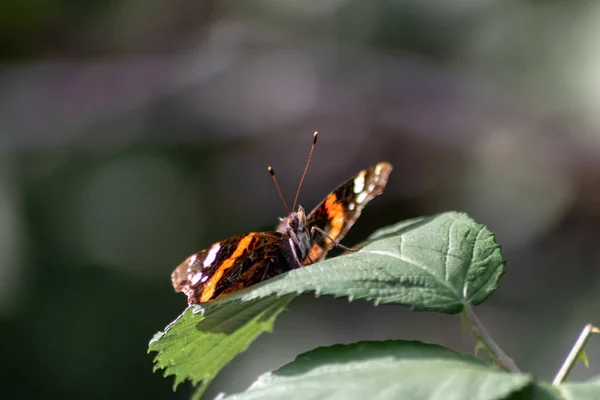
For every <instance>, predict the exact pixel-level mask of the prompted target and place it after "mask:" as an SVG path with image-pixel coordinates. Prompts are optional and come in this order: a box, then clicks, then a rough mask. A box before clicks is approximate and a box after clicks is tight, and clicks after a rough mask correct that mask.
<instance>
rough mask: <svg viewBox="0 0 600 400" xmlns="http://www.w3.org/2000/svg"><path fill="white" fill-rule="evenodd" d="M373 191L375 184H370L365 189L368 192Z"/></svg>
mask: <svg viewBox="0 0 600 400" xmlns="http://www.w3.org/2000/svg"><path fill="white" fill-rule="evenodd" d="M373 189H375V184H374V183H371V184H370V185H369V186H368V187H367V190H368V191H369V192H372V191H373Z"/></svg>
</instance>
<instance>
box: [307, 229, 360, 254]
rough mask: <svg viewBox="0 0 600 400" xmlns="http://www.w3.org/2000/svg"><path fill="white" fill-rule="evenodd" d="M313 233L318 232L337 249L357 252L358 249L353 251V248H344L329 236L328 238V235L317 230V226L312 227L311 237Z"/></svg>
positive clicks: (321, 230)
mask: <svg viewBox="0 0 600 400" xmlns="http://www.w3.org/2000/svg"><path fill="white" fill-rule="evenodd" d="M315 231H317V232H319V233H320V234H321V235H323V236H325V237H326V238H327V239H329V240H331V242H332V243H333V245H334V246H335V247H339V248H341V249H344V250H346V251H358V249H353V248H351V247H346V246H344V245H343V244H341V243H338V242H336V241H335V240H333V238H332V237H331V236H329V235H328V234H327V232H325V231H324V230H323V229H321V228H319V227H318V226H313V227H312V228H311V236H312V234H314V232H315Z"/></svg>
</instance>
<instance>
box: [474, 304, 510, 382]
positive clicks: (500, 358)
mask: <svg viewBox="0 0 600 400" xmlns="http://www.w3.org/2000/svg"><path fill="white" fill-rule="evenodd" d="M464 313H465V315H466V317H467V319H468V320H469V322H470V323H471V324H472V325H473V333H474V335H475V337H476V338H477V340H479V341H480V342H481V344H482V345H483V346H484V347H485V349H486V350H487V351H488V353H489V354H490V356H491V358H493V359H494V360H495V361H496V363H497V364H498V365H499V366H500V367H501V368H503V369H505V370H506V371H508V372H513V373H519V372H521V371H520V370H519V367H517V364H515V362H514V361H513V360H512V358H510V357H509V356H508V355H507V354H506V353H505V352H504V350H502V349H501V348H500V346H498V344H497V343H496V342H495V341H494V339H492V337H491V336H490V334H489V333H488V332H487V330H486V329H485V327H484V326H483V324H482V323H481V321H480V320H479V318H478V317H477V315H475V312H474V311H473V309H472V308H471V307H469V306H468V305H465V308H464Z"/></svg>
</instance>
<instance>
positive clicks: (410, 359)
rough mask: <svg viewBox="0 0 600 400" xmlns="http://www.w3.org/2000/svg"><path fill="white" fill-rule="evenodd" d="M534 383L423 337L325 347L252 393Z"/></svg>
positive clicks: (431, 392)
mask: <svg viewBox="0 0 600 400" xmlns="http://www.w3.org/2000/svg"><path fill="white" fill-rule="evenodd" d="M531 383H532V378H531V376H529V375H525V374H509V373H506V372H503V371H501V370H499V369H496V368H492V367H487V366H485V365H484V364H483V363H481V362H480V361H478V360H477V359H475V358H473V357H471V356H465V355H460V354H458V353H455V352H453V351H451V350H449V349H446V348H444V347H441V346H437V345H430V344H425V343H421V342H407V341H385V342H359V343H356V344H351V345H335V346H331V347H325V348H319V349H316V350H312V351H309V352H308V353H304V354H302V355H300V356H299V357H298V358H297V359H296V360H295V361H294V362H292V363H290V364H287V365H285V366H284V367H282V368H280V369H279V370H277V371H274V372H271V373H267V374H265V375H263V376H261V377H259V378H258V380H257V381H255V382H254V383H253V384H252V386H251V387H250V388H248V390H247V391H245V392H244V393H240V394H236V395H231V396H226V397H224V398H225V399H230V400H234V399H235V400H246V399H302V400H305V399H350V400H351V399H361V400H362V399H407V400H419V399H445V400H464V399H472V400H493V399H505V398H507V396H510V395H511V394H512V393H516V392H519V391H522V390H523V389H525V388H526V387H528V386H529V385H530V384H531Z"/></svg>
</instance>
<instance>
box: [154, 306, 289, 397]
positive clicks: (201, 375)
mask: <svg viewBox="0 0 600 400" xmlns="http://www.w3.org/2000/svg"><path fill="white" fill-rule="evenodd" d="M294 297H296V296H295V295H288V296H285V297H276V296H272V297H266V298H263V299H256V300H253V301H251V302H247V303H242V302H230V303H226V304H219V303H215V304H213V305H209V306H207V307H205V308H204V310H203V313H195V311H196V310H197V308H194V307H188V308H187V309H186V310H185V311H184V312H183V314H181V315H180V316H179V317H178V318H177V319H176V320H175V321H173V322H172V323H171V324H170V325H169V326H167V328H166V329H165V331H164V332H159V333H157V334H156V335H155V336H154V338H152V340H151V341H150V344H149V348H148V351H149V352H150V351H156V352H158V354H157V355H156V357H155V359H154V362H155V366H154V370H157V369H160V368H164V369H165V374H164V376H168V375H175V382H174V386H173V389H175V388H176V387H177V385H178V384H179V383H181V382H183V381H184V380H186V379H189V380H191V381H192V384H194V385H196V384H197V383H198V382H202V384H201V385H200V386H199V387H198V390H197V392H196V394H195V397H196V398H199V397H200V396H201V395H202V393H203V392H204V390H206V387H207V386H208V384H209V383H210V381H211V380H212V379H213V378H214V377H215V375H216V374H217V373H218V372H219V370H221V368H223V367H224V366H225V365H227V364H228V363H229V362H230V361H231V360H232V359H233V358H234V357H235V356H236V355H237V354H238V353H241V352H242V351H244V350H246V348H247V347H248V345H249V344H250V343H252V342H253V341H254V339H256V337H257V336H258V335H260V334H261V333H263V332H265V331H271V329H272V327H273V322H274V321H275V318H276V317H277V315H279V313H280V312H281V311H283V310H284V308H285V307H286V305H287V304H288V303H289V302H290V301H291V300H292V299H293V298H294Z"/></svg>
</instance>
